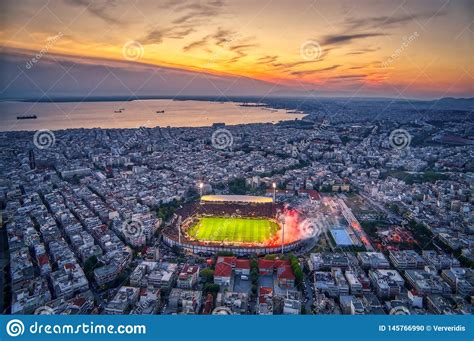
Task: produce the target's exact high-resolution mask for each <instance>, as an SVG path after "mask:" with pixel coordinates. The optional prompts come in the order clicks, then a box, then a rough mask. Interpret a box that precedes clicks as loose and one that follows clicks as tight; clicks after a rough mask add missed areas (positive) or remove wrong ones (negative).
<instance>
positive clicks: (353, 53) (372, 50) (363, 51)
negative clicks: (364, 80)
mask: <svg viewBox="0 0 474 341" xmlns="http://www.w3.org/2000/svg"><path fill="white" fill-rule="evenodd" d="M378 50H380V47H377V48H365V49H358V50H356V51H352V52H348V53H346V55H348V56H352V55H360V54H366V53H369V52H375V51H378Z"/></svg>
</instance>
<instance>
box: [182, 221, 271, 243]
mask: <svg viewBox="0 0 474 341" xmlns="http://www.w3.org/2000/svg"><path fill="white" fill-rule="evenodd" d="M277 231H278V224H277V223H275V222H273V221H271V220H269V219H254V218H229V217H202V218H200V219H199V221H198V222H197V223H196V224H195V225H194V226H192V227H191V228H190V229H189V232H188V233H189V235H190V236H191V237H193V238H196V239H198V240H201V241H211V242H216V241H227V242H240V243H262V242H265V241H266V240H268V239H270V238H272V237H273V236H274V235H275V234H276V233H277Z"/></svg>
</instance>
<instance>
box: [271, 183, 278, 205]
mask: <svg viewBox="0 0 474 341" xmlns="http://www.w3.org/2000/svg"><path fill="white" fill-rule="evenodd" d="M272 187H273V203H275V196H276V187H277V184H276V183H275V182H274V183H272Z"/></svg>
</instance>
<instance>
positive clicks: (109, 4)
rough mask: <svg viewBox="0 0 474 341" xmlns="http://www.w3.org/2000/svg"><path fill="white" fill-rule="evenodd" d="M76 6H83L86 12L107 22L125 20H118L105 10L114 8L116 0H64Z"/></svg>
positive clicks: (113, 22) (121, 22)
mask: <svg viewBox="0 0 474 341" xmlns="http://www.w3.org/2000/svg"><path fill="white" fill-rule="evenodd" d="M64 1H65V3H68V4H70V5H72V6H76V7H84V8H85V10H86V11H87V12H89V13H90V14H92V15H93V16H95V17H97V18H99V19H102V20H104V21H105V22H106V23H108V24H120V25H123V24H125V21H122V20H119V19H118V18H117V17H116V16H114V15H112V14H110V13H108V12H107V11H108V10H109V9H111V8H114V7H115V5H116V1H114V0H103V1H92V0H64Z"/></svg>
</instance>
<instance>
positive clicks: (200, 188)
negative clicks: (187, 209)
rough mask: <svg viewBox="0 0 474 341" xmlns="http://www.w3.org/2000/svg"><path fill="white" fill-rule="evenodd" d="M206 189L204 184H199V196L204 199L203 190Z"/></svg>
mask: <svg viewBox="0 0 474 341" xmlns="http://www.w3.org/2000/svg"><path fill="white" fill-rule="evenodd" d="M203 187H204V184H203V183H202V182H199V195H200V197H201V198H202V188H203Z"/></svg>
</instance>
